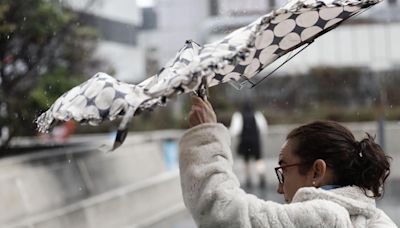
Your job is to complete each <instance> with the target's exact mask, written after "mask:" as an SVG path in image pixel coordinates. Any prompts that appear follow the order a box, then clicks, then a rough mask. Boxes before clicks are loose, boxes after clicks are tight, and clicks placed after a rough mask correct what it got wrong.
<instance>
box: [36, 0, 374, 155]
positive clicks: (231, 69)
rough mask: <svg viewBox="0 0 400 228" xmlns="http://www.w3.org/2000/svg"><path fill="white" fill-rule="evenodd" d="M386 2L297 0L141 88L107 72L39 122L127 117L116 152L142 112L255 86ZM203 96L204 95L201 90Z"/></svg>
mask: <svg viewBox="0 0 400 228" xmlns="http://www.w3.org/2000/svg"><path fill="white" fill-rule="evenodd" d="M379 2H380V0H294V1H290V2H289V3H288V4H286V5H285V6H283V7H281V8H279V9H277V10H274V11H272V12H270V13H269V14H266V15H264V16H262V17H260V18H259V19H257V20H256V21H254V22H253V23H251V24H250V25H248V26H245V27H242V28H239V29H237V30H236V31H234V32H232V33H231V34H229V35H227V36H226V37H224V38H223V39H221V40H219V41H217V42H214V43H210V44H205V45H204V46H200V45H199V44H197V43H195V42H193V41H191V40H188V41H186V43H185V45H184V47H183V48H182V49H181V50H180V51H179V52H178V53H177V55H176V56H175V58H173V59H172V60H171V61H170V62H169V63H167V64H166V65H165V66H164V67H163V68H162V69H161V70H160V71H159V73H158V74H156V75H154V76H152V77H150V78H148V79H147V80H145V81H143V82H142V83H140V84H138V85H133V84H127V83H124V82H121V81H118V80H116V79H114V78H113V77H111V76H109V75H107V74H105V73H97V74H96V75H95V76H93V77H92V78H90V79H89V80H88V81H86V82H84V83H83V84H81V85H78V86H76V87H75V88H73V89H71V90H70V91H68V92H66V93H65V94H64V95H62V96H61V97H60V98H58V99H57V100H56V102H55V103H54V104H53V105H52V106H51V107H50V109H49V110H48V111H46V112H45V113H43V114H42V115H40V116H39V117H38V119H37V121H36V122H37V125H38V130H39V131H41V132H47V131H48V130H49V129H50V128H51V126H53V125H54V123H55V122H57V121H67V120H70V119H74V120H76V121H78V122H81V123H89V124H92V125H97V124H99V123H101V122H102V121H103V120H114V119H116V118H118V117H121V118H122V121H121V123H120V125H119V128H118V132H117V136H116V139H115V142H114V145H113V150H114V149H116V148H117V147H119V146H120V145H121V144H122V143H123V141H124V139H125V137H126V134H127V125H128V123H129V121H130V119H131V118H132V117H133V115H134V114H135V113H136V114H137V113H138V111H143V110H152V109H153V108H155V107H156V106H159V105H165V103H166V102H167V101H168V98H169V97H171V96H175V95H177V94H182V93H188V92H196V91H203V92H204V91H205V89H204V88H205V87H207V86H215V85H218V84H222V83H225V82H234V84H236V85H237V86H239V87H241V86H243V85H245V84H250V85H251V86H253V87H254V86H255V85H256V84H257V83H258V82H253V81H252V80H251V79H252V78H253V77H254V76H255V75H256V74H257V73H259V72H260V71H261V70H263V69H264V68H265V67H266V66H268V65H270V64H271V63H272V62H274V61H275V60H277V59H278V58H280V57H281V56H283V55H285V54H287V53H289V52H292V51H294V50H296V49H299V48H301V47H303V48H304V47H306V46H307V45H309V44H310V43H312V42H313V41H314V40H315V39H316V38H317V37H319V36H321V35H323V34H324V33H326V32H328V31H330V30H332V29H333V28H335V27H337V26H338V25H340V24H341V23H342V22H343V21H345V20H346V19H348V18H350V17H352V16H354V15H356V14H358V13H360V12H362V11H363V10H364V9H366V8H369V7H371V6H373V5H375V4H377V3H379ZM198 95H200V96H202V94H201V92H200V93H198Z"/></svg>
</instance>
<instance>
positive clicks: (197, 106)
mask: <svg viewBox="0 0 400 228" xmlns="http://www.w3.org/2000/svg"><path fill="white" fill-rule="evenodd" d="M216 122H217V117H216V114H215V112H214V109H213V108H212V106H211V103H210V102H208V101H204V100H202V99H201V98H199V97H196V96H192V110H191V111H190V113H189V126H190V127H194V126H197V125H199V124H203V123H216Z"/></svg>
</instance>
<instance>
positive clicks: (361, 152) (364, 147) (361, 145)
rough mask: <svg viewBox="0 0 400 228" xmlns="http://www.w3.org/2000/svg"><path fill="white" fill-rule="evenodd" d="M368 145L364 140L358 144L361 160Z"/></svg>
mask: <svg viewBox="0 0 400 228" xmlns="http://www.w3.org/2000/svg"><path fill="white" fill-rule="evenodd" d="M366 143H367V140H366V139H363V140H361V141H360V142H357V148H356V152H357V154H358V156H359V157H360V158H362V157H363V152H364V151H365V149H366V147H367V145H366Z"/></svg>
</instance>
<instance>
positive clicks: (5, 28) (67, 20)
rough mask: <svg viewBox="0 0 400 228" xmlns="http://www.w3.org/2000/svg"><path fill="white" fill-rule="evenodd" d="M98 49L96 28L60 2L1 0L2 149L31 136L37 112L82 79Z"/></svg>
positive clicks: (0, 77)
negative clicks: (17, 138) (14, 138)
mask: <svg viewBox="0 0 400 228" xmlns="http://www.w3.org/2000/svg"><path fill="white" fill-rule="evenodd" d="M95 46H96V33H95V30H94V29H91V28H89V27H87V26H82V25H81V22H80V21H79V16H78V15H77V14H76V13H74V12H72V11H71V10H69V9H66V8H64V7H62V6H61V5H60V4H59V1H55V0H50V1H49V0H2V1H1V2H0V132H2V133H0V136H1V135H2V138H3V141H1V140H0V147H1V146H3V147H4V146H6V145H7V144H8V142H9V140H10V139H11V137H12V136H15V135H26V134H33V131H34V129H35V126H34V124H33V120H34V118H35V117H36V114H37V113H39V112H41V111H43V110H44V109H46V108H48V106H49V105H50V104H51V103H52V102H53V101H54V99H55V98H56V97H58V96H59V95H61V93H62V92H64V91H65V90H67V89H70V88H71V87H72V86H74V85H76V82H75V81H74V80H76V79H79V78H82V79H83V77H82V75H83V74H85V73H86V72H85V71H86V70H87V69H89V66H90V64H91V63H92V59H91V55H92V51H93V50H94V48H95ZM82 79H81V80H82ZM72 82H74V83H72ZM46 98H48V99H46ZM7 129H8V130H7ZM7 131H8V132H7ZM6 136H7V137H6Z"/></svg>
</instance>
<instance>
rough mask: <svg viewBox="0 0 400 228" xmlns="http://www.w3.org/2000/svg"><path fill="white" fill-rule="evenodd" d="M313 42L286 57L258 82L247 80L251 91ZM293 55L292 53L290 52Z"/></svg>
mask: <svg viewBox="0 0 400 228" xmlns="http://www.w3.org/2000/svg"><path fill="white" fill-rule="evenodd" d="M313 42H314V40H311V41H310V42H308V43H307V45H306V46H304V47H303V48H302V49H300V50H299V51H298V52H296V54H294V55H292V56H290V55H289V57H288V59H286V60H285V61H284V62H283V63H281V64H280V65H279V66H277V67H276V68H275V69H274V70H273V71H271V72H270V73H268V74H267V75H266V76H265V77H263V78H262V79H260V80H259V81H258V82H256V83H254V82H252V81H251V80H248V81H249V82H250V83H251V84H252V86H251V89H252V88H254V87H256V86H257V85H259V84H260V83H261V82H262V81H264V80H265V79H266V78H268V77H269V76H271V75H272V74H273V73H275V72H276V71H277V70H279V69H280V68H281V67H282V66H283V65H285V64H286V63H287V62H289V61H290V60H291V59H293V58H294V57H296V55H298V54H300V52H302V51H304V49H306V48H307V47H308V46H310V45H311V44H312V43H313ZM291 53H293V51H292V52H291Z"/></svg>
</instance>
